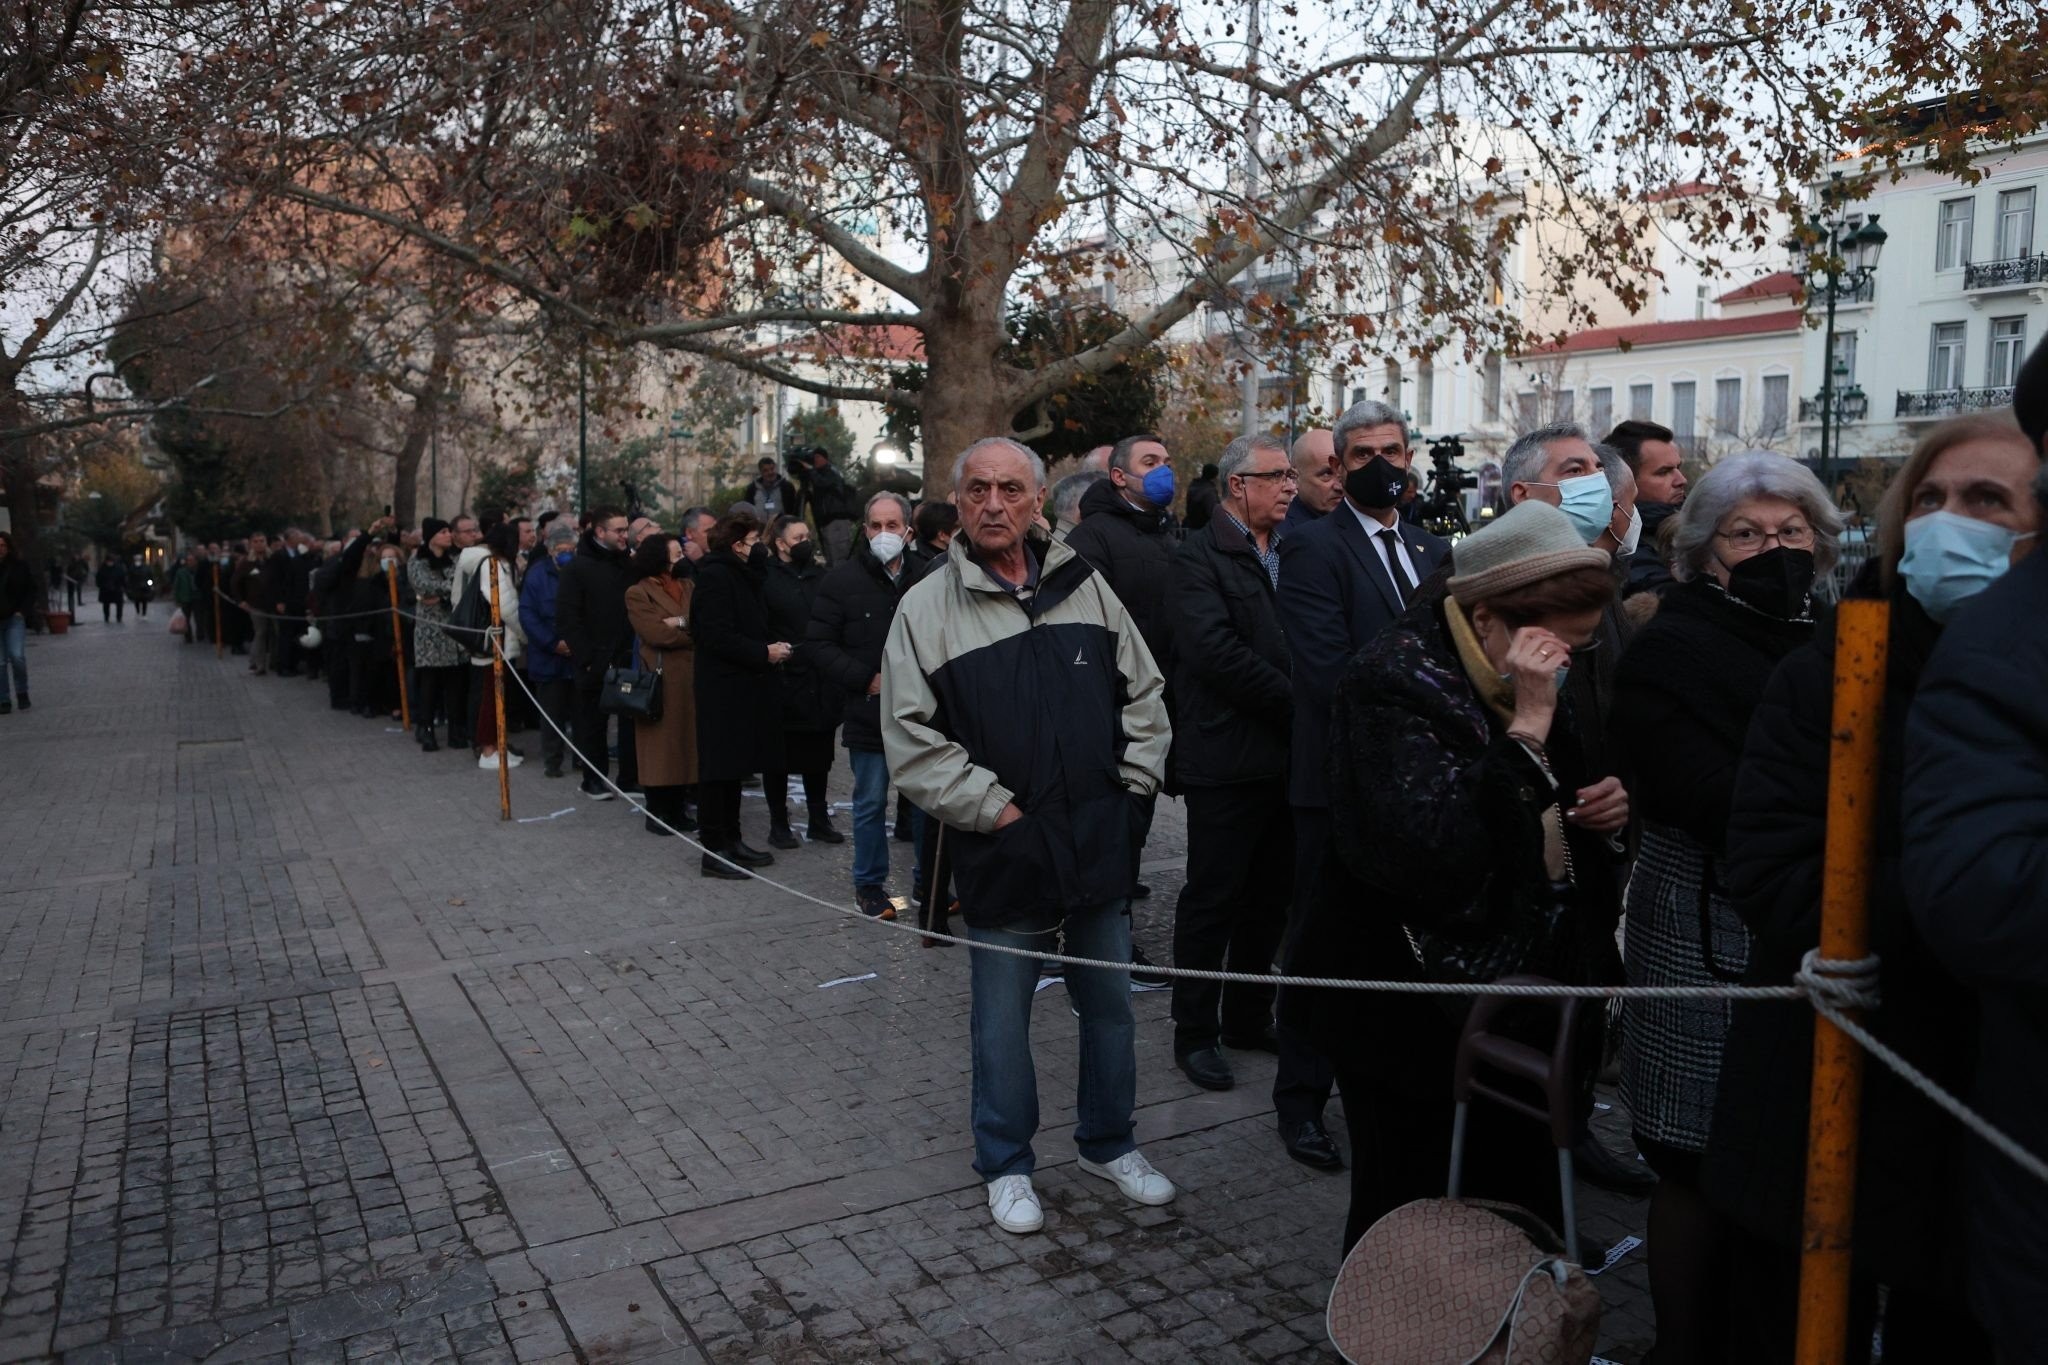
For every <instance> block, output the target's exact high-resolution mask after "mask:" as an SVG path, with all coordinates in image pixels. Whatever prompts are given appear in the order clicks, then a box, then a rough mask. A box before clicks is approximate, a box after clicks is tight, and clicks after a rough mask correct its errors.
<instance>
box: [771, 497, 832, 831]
mask: <svg viewBox="0 0 2048 1365" xmlns="http://www.w3.org/2000/svg"><path fill="white" fill-rule="evenodd" d="M768 543H769V545H770V546H771V547H772V549H773V550H774V557H773V558H772V559H770V560H769V561H768V577H767V581H766V583H765V585H764V592H765V595H766V597H767V601H768V621H769V631H770V633H771V634H773V635H775V636H777V637H778V638H780V639H784V640H789V641H792V642H800V641H802V640H803V638H804V637H805V635H807V634H808V633H809V631H810V624H811V601H812V599H814V598H815V597H816V596H817V595H818V584H819V583H820V582H822V581H823V580H824V577H825V566H824V565H822V564H820V563H819V562H818V553H817V552H818V543H817V542H816V541H814V540H812V539H811V528H810V527H809V526H807V525H805V524H804V523H803V522H802V521H801V520H799V519H798V518H796V517H787V516H785V517H777V518H776V519H775V521H774V524H773V525H771V526H770V527H769V528H768ZM776 680H777V681H778V682H779V683H780V684H781V688H782V753H783V758H782V763H781V765H780V766H778V767H775V768H771V769H770V770H769V771H767V772H765V773H763V774H762V775H761V793H762V795H764V796H766V797H767V798H768V842H769V843H770V844H771V845H773V846H774V847H776V848H784V849H789V848H802V847H803V841H802V840H800V839H798V838H797V836H796V831H795V830H793V829H791V828H790V824H789V775H790V774H791V773H800V774H802V775H803V782H804V804H805V806H806V807H807V808H808V810H809V813H810V824H809V833H810V837H811V838H812V839H814V840H816V841H817V842H819V843H823V844H843V843H845V842H846V836H845V835H844V834H841V833H840V832H839V831H838V830H836V829H834V828H833V827H832V798H831V797H829V796H828V795H826V792H825V784H826V781H827V780H828V778H829V777H830V775H831V772H832V734H833V732H834V731H836V730H837V729H838V728H839V713H840V711H841V710H842V709H843V708H844V703H843V702H842V701H841V699H840V695H839V688H838V687H837V686H836V685H834V684H833V682H832V680H831V679H829V678H827V677H826V676H825V675H824V674H823V673H821V672H820V671H819V670H818V668H817V666H816V664H815V663H814V662H813V660H812V659H811V658H810V655H809V651H808V650H807V649H806V647H805V646H804V645H803V644H802V643H797V644H796V652H795V653H794V654H793V655H791V656H790V660H789V662H788V663H786V664H784V665H783V666H782V667H781V669H779V670H778V671H777V679H776Z"/></svg>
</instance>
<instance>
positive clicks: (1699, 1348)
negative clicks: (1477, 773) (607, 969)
mask: <svg viewBox="0 0 2048 1365" xmlns="http://www.w3.org/2000/svg"><path fill="white" fill-rule="evenodd" d="M1841 531H1842V518H1841V514H1840V513H1839V512H1837V511H1836V510H1835V508H1834V505H1833V504H1832V503H1831V502H1829V501H1828V496H1827V493H1826V491H1825V490H1824V489H1822V487H1821V485H1820V481H1819V480H1818V479H1816V478H1814V477H1813V475H1812V474H1810V473H1808V472H1807V471H1806V470H1805V469H1804V468H1803V467H1801V466H1800V465H1798V464H1795V463H1794V462H1793V461H1791V460H1789V459H1786V458H1785V457H1784V456H1783V455H1778V454H1774V453H1772V452H1769V451H1745V452H1744V453H1742V454H1740V455H1732V456H1729V457H1728V458H1726V459H1724V460H1722V461H1721V462H1720V463H1719V464H1717V465H1715V466H1714V467H1713V468H1712V469H1710V470H1708V471H1707V473H1706V474H1705V475H1704V476H1703V477H1702V478H1701V479H1700V481H1699V482H1698V483H1696V484H1694V485H1693V489H1692V492H1691V493H1690V494H1689V495H1688V497H1687V498H1686V502H1685V508H1684V510H1683V511H1682V512H1680V513H1679V524H1678V529H1677V532H1676V534H1675V535H1674V536H1673V540H1672V557H1673V560H1674V565H1673V568H1674V572H1675V573H1676V576H1677V578H1678V580H1679V581H1678V583H1677V585H1676V586H1674V587H1673V588H1672V589H1671V590H1670V591H1669V592H1667V593H1666V594H1665V596H1664V600H1663V605H1662V607H1661V608H1660V609H1659V610H1658V612H1657V614H1656V616H1655V617H1654V618H1653V619H1652V620H1651V621H1650V623H1649V624H1648V625H1647V626H1645V627H1644V628H1643V630H1642V632H1641V633H1640V634H1639V635H1637V636H1636V637H1635V640H1634V641H1633V642H1632V643H1631V644H1630V646H1629V649H1628V652H1627V653H1626V654H1625V655H1623V656H1622V660H1621V665H1620V667H1619V668H1618V669H1617V670H1616V672H1615V678H1614V703H1613V709H1612V711H1611V712H1610V714H1609V718H1608V732H1609V734H1610V735H1611V736H1612V737H1613V739H1614V742H1615V745H1616V747H1617V749H1618V751H1619V754H1620V757H1621V760H1622V768H1623V771H1624V772H1626V773H1628V774H1629V775H1630V776H1629V789H1630V790H1631V792H1633V793H1634V796H1635V810H1636V812H1637V814H1638V815H1639V816H1640V817H1641V820H1642V846H1641V851H1640V853H1639V855H1638V858H1637V861H1636V869H1635V875H1634V876H1633V877H1632V878H1631V879H1630V881H1629V887H1628V898H1627V907H1626V916H1627V925H1628V929H1627V936H1626V943H1625V950H1624V954H1623V960H1624V962H1625V963H1626V964H1627V968H1628V984H1629V985H1631V986H1710V985H1716V984H1726V983H1734V982H1737V981H1740V980H1741V979H1742V975H1743V970H1744V968H1745V967H1746V966H1747V965H1748V962H1749V931H1748V930H1747V929H1746V928H1745V927H1744V925H1743V923H1742V920H1741V919H1740V918H1739V917H1738V916H1737V915H1736V913H1735V909H1734V907H1733V905H1732V904H1731V903H1730V901H1729V898H1728V895H1727V892H1726V889H1725V888H1726V886H1727V874H1726V871H1725V860H1726V854H1727V838H1728V820H1729V812H1730V809H1731V807H1732V805H1733V802H1734V794H1735V774H1736V768H1737V766H1738V764H1739V763H1740V761H1741V758H1742V746H1743V740H1744V738H1745V736H1746V735H1747V733H1748V730H1749V721H1750V717H1751V715H1752V714H1753V713H1754V712H1755V711H1756V709H1757V706H1758V704H1759V703H1760V702H1761V701H1762V700H1763V695H1764V686H1765V684H1766V683H1767V682H1769V681H1770V677H1771V673H1772V671H1773V670H1774V669H1776V668H1777V666H1778V661H1779V660H1780V659H1782V658H1784V657H1785V656H1786V655H1787V654H1789V653H1791V652H1792V651H1793V650H1795V649H1797V648H1798V647H1799V646H1800V645H1803V644H1805V643H1806V642H1807V641H1808V640H1809V639H1811V638H1812V635H1813V614H1812V606H1813V586H1814V583H1815V581H1816V580H1817V579H1818V578H1819V577H1820V576H1821V575H1823V574H1825V573H1826V572H1827V571H1828V570H1829V569H1831V568H1833V567H1834V563H1835V559H1836V557H1837V555H1838V551H1839V537H1840V536H1841ZM1728 1017H1729V1007H1728V1004H1727V1002H1726V1001H1723V1000H1654V1001H1630V1002H1629V1004H1628V1006H1627V1008H1626V1009H1625V1010H1624V1012H1623V1043H1622V1098H1623V1099H1624V1100H1625V1101H1626V1102H1627V1104H1628V1108H1629V1113H1630V1115H1631V1117H1632V1118H1633V1120H1634V1123H1635V1139H1636V1146H1637V1147H1638V1148H1639V1149H1640V1150H1641V1151H1642V1153H1643V1155H1644V1157H1645V1158H1646V1159H1647V1160H1648V1161H1649V1163H1650V1165H1651V1167H1652V1168H1653V1169H1655V1170H1656V1172H1657V1175H1658V1185H1657V1190H1656V1193H1655V1194H1653V1195H1652V1196H1651V1199H1650V1226H1649V1246H1650V1252H1649V1254H1650V1294H1651V1298H1652V1299H1653V1301H1654V1302H1655V1305H1656V1309H1657V1329H1658V1347H1657V1355H1656V1360H1657V1362H1658V1365H1682V1363H1683V1362H1689V1361H1701V1362H1705V1361H1714V1362H1718V1361H1720V1360H1721V1359H1722V1356H1723V1351H1724V1340H1725V1334H1726V1331H1727V1326H1728V1323H1727V1312H1726V1308H1727V1286H1728V1275H1729V1271H1730V1269H1731V1263H1730V1257H1729V1240H1730V1239H1729V1231H1728V1227H1727V1224H1726V1223H1725V1221H1724V1220H1723V1219H1722V1218H1721V1217H1720V1216H1719V1215H1718V1214H1717V1213H1715V1212H1714V1210H1713V1209H1712V1208H1711V1207H1710V1206H1709V1205H1708V1203H1707V1202H1706V1200H1705V1199H1704V1198H1703V1196H1702V1195H1701V1193H1700V1166H1701V1156H1702V1153H1703V1152H1704V1151H1705V1150H1706V1146H1707V1137H1708V1132H1709V1129H1710V1127H1711V1125H1712V1122H1713V1116H1714V1097H1715V1090H1716V1087H1717V1085H1718V1083H1719V1080H1720V1072H1721V1053H1722V1048H1723V1045H1724V1043H1725V1041H1726V1038H1727V1033H1728Z"/></svg>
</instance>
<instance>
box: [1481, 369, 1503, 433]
mask: <svg viewBox="0 0 2048 1365" xmlns="http://www.w3.org/2000/svg"><path fill="white" fill-rule="evenodd" d="M1500 389H1501V367H1500V355H1499V353H1498V352H1496V353H1495V354H1492V355H1489V356H1487V357H1486V386H1485V393H1484V396H1483V398H1482V400H1481V406H1482V407H1483V408H1484V410H1485V412H1486V420H1487V421H1489V422H1498V421H1499V420H1500Z"/></svg>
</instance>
